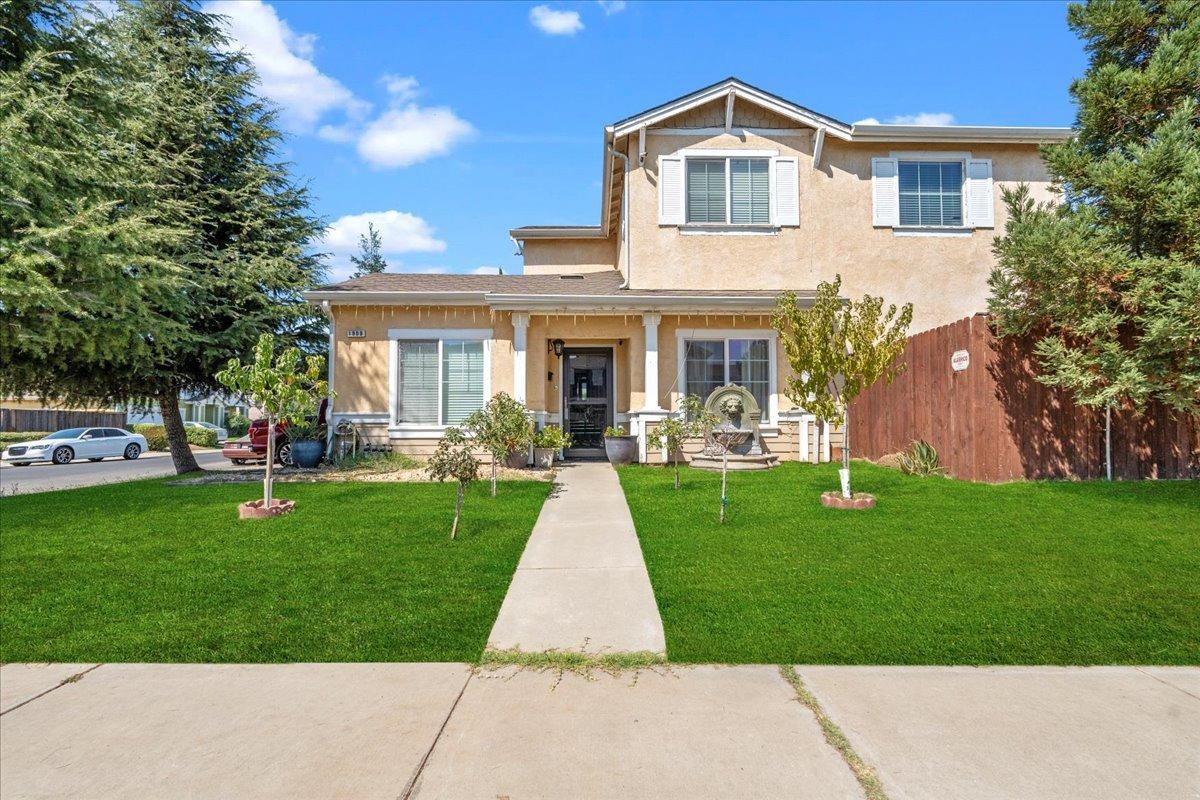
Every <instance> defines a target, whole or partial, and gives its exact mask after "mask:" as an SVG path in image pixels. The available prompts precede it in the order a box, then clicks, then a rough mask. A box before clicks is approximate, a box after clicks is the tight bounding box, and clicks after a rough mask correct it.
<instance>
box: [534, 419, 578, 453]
mask: <svg viewBox="0 0 1200 800" xmlns="http://www.w3.org/2000/svg"><path fill="white" fill-rule="evenodd" d="M533 446H534V447H545V448H549V449H551V450H562V449H563V448H566V447H570V446H571V434H569V433H567V432H566V431H564V430H563V429H562V426H561V425H547V426H546V427H544V428H542V429H541V430H540V431H538V432H537V433H536V434H534V437H533Z"/></svg>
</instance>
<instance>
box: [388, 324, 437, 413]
mask: <svg viewBox="0 0 1200 800" xmlns="http://www.w3.org/2000/svg"><path fill="white" fill-rule="evenodd" d="M397 344H398V346H399V348H400V354H399V357H398V362H399V372H400V375H399V379H400V389H399V392H400V396H399V398H398V403H397V406H398V411H397V414H396V421H397V422H409V423H416V424H421V425H436V424H437V422H438V407H437V406H438V403H437V393H438V356H437V342H398V343H397Z"/></svg>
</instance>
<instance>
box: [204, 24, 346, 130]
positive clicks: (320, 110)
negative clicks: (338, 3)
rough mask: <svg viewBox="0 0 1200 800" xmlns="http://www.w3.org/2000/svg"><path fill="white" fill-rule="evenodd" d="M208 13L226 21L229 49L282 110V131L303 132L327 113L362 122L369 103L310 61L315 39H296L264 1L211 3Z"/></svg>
mask: <svg viewBox="0 0 1200 800" xmlns="http://www.w3.org/2000/svg"><path fill="white" fill-rule="evenodd" d="M204 10H205V11H206V12H208V13H210V14H221V15H223V16H224V17H226V20H225V23H226V32H227V33H228V35H229V38H230V46H231V47H232V48H233V49H240V50H244V51H245V52H246V55H247V56H249V58H250V60H251V62H253V64H254V68H255V70H257V72H258V75H259V78H260V79H261V83H260V85H259V91H260V92H261V93H262V94H263V95H264V96H266V97H268V98H270V99H271V100H273V101H275V102H276V103H277V104H278V105H279V106H280V108H281V112H282V113H281V118H282V121H283V124H284V126H285V127H286V128H288V129H289V130H290V131H292V132H294V133H307V132H309V131H311V130H312V129H313V127H314V126H316V124H317V123H318V122H319V121H320V120H321V118H322V117H324V116H325V115H326V114H328V113H330V112H333V111H341V112H343V113H345V114H347V115H349V116H350V117H361V116H362V115H364V114H366V113H367V112H368V111H369V110H370V104H369V103H367V102H365V101H363V100H360V99H358V98H357V97H355V96H354V93H353V92H351V91H350V90H349V89H347V88H346V87H345V86H343V85H342V84H341V83H339V82H338V81H337V80H335V79H334V78H331V77H329V76H328V75H326V74H324V73H322V72H321V71H320V70H319V69H317V67H316V65H315V64H313V62H312V57H313V49H314V46H315V44H316V36H315V35H313V34H298V33H296V32H295V31H293V30H292V29H291V27H289V26H288V24H287V22H285V21H284V20H282V19H280V17H279V15H278V14H277V13H276V11H275V9H274V8H273V7H272V6H270V5H269V4H267V3H264V2H262V0H211V2H208V3H205V4H204Z"/></svg>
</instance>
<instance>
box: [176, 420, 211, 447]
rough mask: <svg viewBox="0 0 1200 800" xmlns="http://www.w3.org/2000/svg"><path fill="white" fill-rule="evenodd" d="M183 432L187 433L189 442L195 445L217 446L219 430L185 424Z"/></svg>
mask: <svg viewBox="0 0 1200 800" xmlns="http://www.w3.org/2000/svg"><path fill="white" fill-rule="evenodd" d="M183 432H184V434H186V435H187V441H188V444H190V445H192V446H194V447H216V446H217V432H216V431H214V430H212V429H211V428H196V427H193V426H191V425H185V426H184V427H183Z"/></svg>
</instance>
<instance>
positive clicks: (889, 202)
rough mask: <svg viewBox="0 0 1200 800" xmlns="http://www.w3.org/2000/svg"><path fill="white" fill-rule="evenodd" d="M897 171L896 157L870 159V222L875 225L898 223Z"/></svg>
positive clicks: (886, 225) (887, 225)
mask: <svg viewBox="0 0 1200 800" xmlns="http://www.w3.org/2000/svg"><path fill="white" fill-rule="evenodd" d="M898 173H899V167H898V166H897V164H896V159H894V158H872V159H871V224H872V225H874V226H876V227H893V226H896V225H899V224H900V179H899V177H898Z"/></svg>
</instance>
